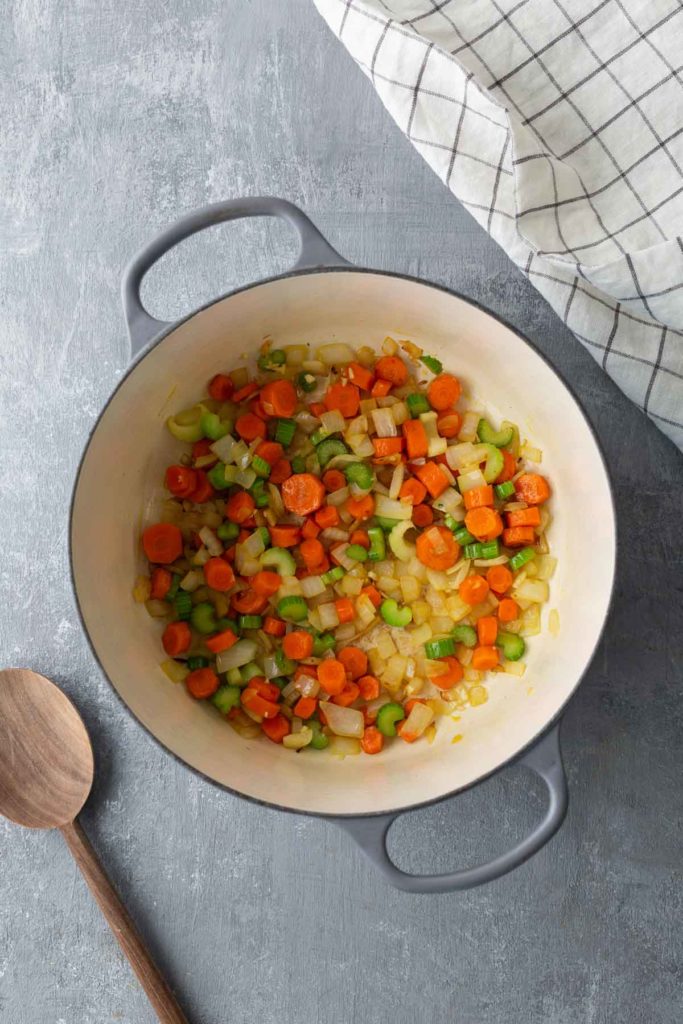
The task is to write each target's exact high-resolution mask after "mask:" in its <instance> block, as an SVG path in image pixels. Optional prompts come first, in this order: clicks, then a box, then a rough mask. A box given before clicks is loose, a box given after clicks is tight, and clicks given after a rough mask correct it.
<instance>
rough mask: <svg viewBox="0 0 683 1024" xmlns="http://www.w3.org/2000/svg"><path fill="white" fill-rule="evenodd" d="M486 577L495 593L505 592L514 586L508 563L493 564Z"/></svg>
mask: <svg viewBox="0 0 683 1024" xmlns="http://www.w3.org/2000/svg"><path fill="white" fill-rule="evenodd" d="M486 579H487V580H488V585H489V586H490V588H491V590H492V591H493V592H494V594H504V593H505V592H506V591H507V590H509V589H510V587H511V586H512V573H511V572H510V570H509V569H508V567H507V566H506V565H492V566H491V568H490V569H489V571H488V572H487V573H486Z"/></svg>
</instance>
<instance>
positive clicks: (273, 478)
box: [268, 459, 292, 484]
mask: <svg viewBox="0 0 683 1024" xmlns="http://www.w3.org/2000/svg"><path fill="white" fill-rule="evenodd" d="M291 475H292V464H291V462H290V461H289V459H278V460H277V462H276V463H275V465H274V466H273V468H272V469H271V471H270V476H269V477H268V482H269V483H271V484H283V483H284V482H285V480H287V478H288V477H290V476H291Z"/></svg>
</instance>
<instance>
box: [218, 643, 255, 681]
mask: <svg viewBox="0 0 683 1024" xmlns="http://www.w3.org/2000/svg"><path fill="white" fill-rule="evenodd" d="M257 651H258V645H257V644H256V642H255V641H254V640H238V641H237V643H236V644H233V646H232V647H231V648H230V649H229V650H228V651H221V652H220V654H218V655H216V671H217V672H219V673H220V672H229V671H230V669H231V668H241V667H242V665H247V664H248V663H249V662H250V661H252V660H253V659H254V658H255V656H256V652H257Z"/></svg>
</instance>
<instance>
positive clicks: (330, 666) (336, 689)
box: [318, 658, 346, 696]
mask: <svg viewBox="0 0 683 1024" xmlns="http://www.w3.org/2000/svg"><path fill="white" fill-rule="evenodd" d="M318 682H319V683H320V685H321V687H322V688H323V690H324V691H325V693H329V694H332V695H333V696H336V695H337V694H338V693H341V692H342V690H343V689H344V687H345V685H346V669H345V668H344V666H343V665H342V663H341V661H337V659H336V658H326V659H325V661H321V662H320V664H319V665H318Z"/></svg>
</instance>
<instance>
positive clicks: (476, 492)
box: [463, 484, 493, 509]
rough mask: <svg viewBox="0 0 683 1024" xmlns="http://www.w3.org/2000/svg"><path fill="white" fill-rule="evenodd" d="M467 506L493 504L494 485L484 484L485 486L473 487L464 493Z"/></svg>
mask: <svg viewBox="0 0 683 1024" xmlns="http://www.w3.org/2000/svg"><path fill="white" fill-rule="evenodd" d="M463 501H464V502H465V508H466V509H471V508H483V507H484V506H485V505H493V487H491V485H490V484H484V486H483V487H471V488H470V489H469V491H465V493H464V494H463Z"/></svg>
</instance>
